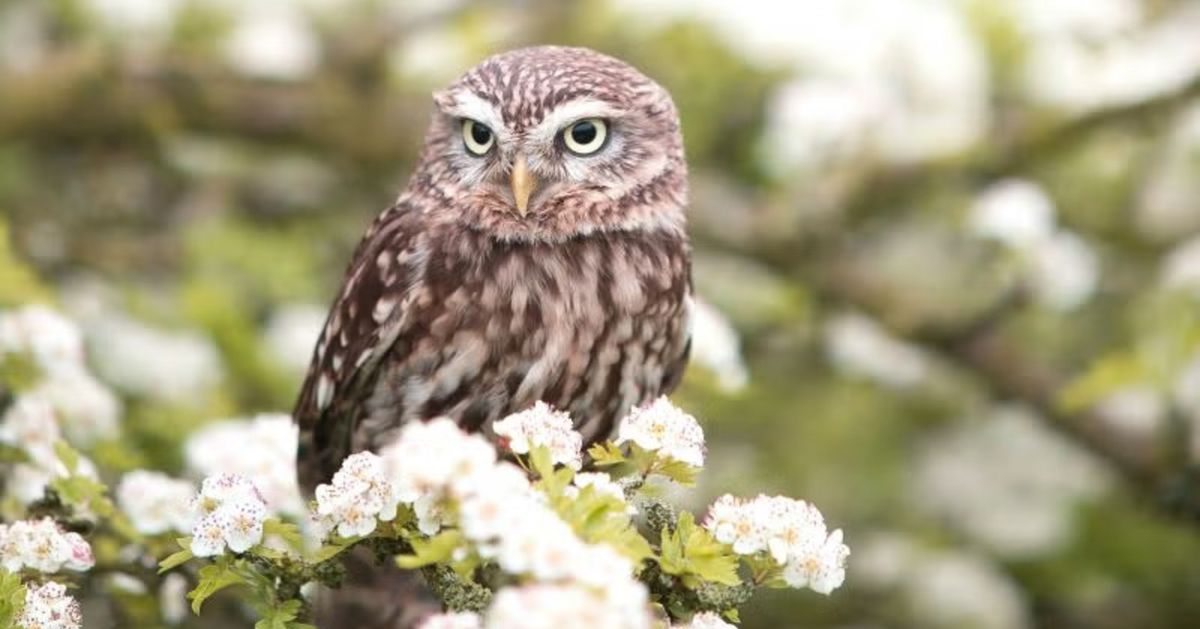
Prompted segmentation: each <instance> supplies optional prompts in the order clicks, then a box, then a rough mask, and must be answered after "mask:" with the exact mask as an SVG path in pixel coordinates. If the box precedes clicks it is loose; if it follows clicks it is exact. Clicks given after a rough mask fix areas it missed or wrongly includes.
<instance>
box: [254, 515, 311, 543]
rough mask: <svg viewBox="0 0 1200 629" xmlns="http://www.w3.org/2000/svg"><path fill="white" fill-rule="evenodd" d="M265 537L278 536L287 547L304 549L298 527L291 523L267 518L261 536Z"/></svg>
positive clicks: (302, 538) (302, 537)
mask: <svg viewBox="0 0 1200 629" xmlns="http://www.w3.org/2000/svg"><path fill="white" fill-rule="evenodd" d="M267 535H278V536H279V537H280V538H281V539H282V540H283V541H284V542H286V543H287V545H288V546H290V547H292V548H295V549H300V548H303V547H304V535H303V534H301V533H300V527H298V526H296V525H295V524H292V523H291V522H284V521H283V520H280V519H278V518H268V519H267V520H265V521H264V522H263V536H264V537H265V536H267Z"/></svg>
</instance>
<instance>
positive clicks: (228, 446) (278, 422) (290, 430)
mask: <svg viewBox="0 0 1200 629" xmlns="http://www.w3.org/2000/svg"><path fill="white" fill-rule="evenodd" d="M297 430H298V429H297V427H296V424H295V422H293V421H292V418H291V417H290V416H288V415H286V414H282V413H264V414H259V415H256V416H254V417H253V418H251V419H248V420H228V421H222V422H216V423H213V424H210V425H208V426H205V427H203V428H201V429H200V430H198V431H196V432H195V433H193V434H192V435H191V436H190V437H189V438H188V440H187V442H186V444H185V445H184V450H185V455H186V458H187V463H188V468H189V469H191V470H192V471H193V472H195V473H196V474H197V475H198V476H200V477H204V476H211V475H213V474H220V473H223V472H228V473H231V474H237V475H239V476H244V477H246V478H247V479H248V480H250V482H252V483H253V484H254V486H255V487H256V488H257V489H258V491H259V493H260V495H261V496H262V498H263V500H265V501H266V503H267V508H268V509H269V510H270V511H271V513H273V514H278V515H284V516H291V517H294V518H300V517H303V516H304V515H305V514H306V513H307V507H306V506H305V501H304V498H303V497H302V496H301V495H300V486H299V485H298V484H297V482H296V441H297V438H298V437H297V435H298V432H297Z"/></svg>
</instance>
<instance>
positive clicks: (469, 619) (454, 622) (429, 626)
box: [417, 612, 483, 629]
mask: <svg viewBox="0 0 1200 629" xmlns="http://www.w3.org/2000/svg"><path fill="white" fill-rule="evenodd" d="M481 627H483V618H481V617H480V616H479V614H476V613H474V612H457V613H455V612H448V613H445V614H434V615H433V616H430V617H429V618H426V619H425V620H424V622H422V623H421V624H420V625H419V626H418V627H417V629H480V628H481Z"/></svg>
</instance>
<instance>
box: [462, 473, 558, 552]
mask: <svg viewBox="0 0 1200 629" xmlns="http://www.w3.org/2000/svg"><path fill="white" fill-rule="evenodd" d="M469 489H470V491H469V492H467V493H465V494H464V495H463V497H462V499H461V500H460V502H459V504H458V526H459V528H461V529H462V532H463V534H464V535H466V536H467V539H470V540H474V541H477V542H478V541H485V540H490V539H494V538H496V537H497V536H499V535H500V534H501V533H504V532H505V531H509V530H512V528H513V524H514V521H515V520H516V519H517V518H518V517H519V515H517V514H518V512H519V510H520V509H522V507H523V506H524V505H525V504H530V503H534V502H535V501H536V498H535V496H534V493H533V487H532V486H531V485H530V483H529V477H528V476H526V475H525V472H524V470H522V469H521V468H519V467H517V466H515V465H513V464H512V463H508V462H503V461H502V462H500V463H497V464H496V466H495V467H494V468H492V470H490V471H489V472H488V473H487V474H481V475H479V476H478V477H477V479H476V481H475V482H474V483H472V484H471V485H470V487H469ZM539 506H540V505H539Z"/></svg>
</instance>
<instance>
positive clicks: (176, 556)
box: [158, 537, 195, 574]
mask: <svg viewBox="0 0 1200 629" xmlns="http://www.w3.org/2000/svg"><path fill="white" fill-rule="evenodd" d="M176 541H177V542H178V543H179V545H180V546H181V547H182V548H183V550H180V551H178V552H176V553H172V554H171V555H170V556H169V557H167V558H166V559H163V560H162V561H160V562H158V573H159V574H162V573H164V572H166V571H168V570H170V569H172V568H176V567H179V566H181V565H183V564H185V563H187V562H189V561H191V560H192V558H193V557H195V555H193V554H192V538H190V537H181V538H179V539H178V540H176Z"/></svg>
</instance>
